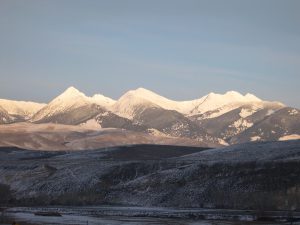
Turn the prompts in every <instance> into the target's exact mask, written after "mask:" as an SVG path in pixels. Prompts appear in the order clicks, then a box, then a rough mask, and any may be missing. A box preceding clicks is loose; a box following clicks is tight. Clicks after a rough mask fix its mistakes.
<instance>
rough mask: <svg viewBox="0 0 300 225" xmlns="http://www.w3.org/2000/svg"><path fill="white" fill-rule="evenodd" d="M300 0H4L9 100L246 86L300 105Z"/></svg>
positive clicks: (0, 24) (192, 94) (1, 73)
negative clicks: (78, 93) (141, 89)
mask: <svg viewBox="0 0 300 225" xmlns="http://www.w3.org/2000/svg"><path fill="white" fill-rule="evenodd" d="M299 11H300V1H297V0H289V1H281V0H266V1H258V0H254V1H237V0H229V1H226V2H225V1H221V0H213V1H203V0H202V1H196V0H188V1H179V0H174V1H170V0H166V1H163V2H161V1H156V0H154V1H150V2H149V1H135V0H125V1H93V0H91V1H82V0H81V1H80V0H74V1H70V0H63V1H56V0H54V1H50V0H45V1H37V0H28V1H18V0H0V29H1V35H0V49H1V51H0V78H1V82H0V98H4V99H15V100H26V101H29V100H30V101H37V102H46V103H47V102H49V101H50V100H51V99H53V98H54V97H56V96H57V95H59V94H60V93H61V92H63V91H64V90H65V89H66V88H68V87H69V86H74V87H76V88H77V89H79V90H80V91H82V92H84V93H85V94H86V95H89V96H90V95H93V94H96V93H100V94H103V95H105V96H107V97H111V98H114V99H118V98H119V97H120V96H121V95H122V94H124V93H125V92H126V91H128V90H131V89H136V88H138V87H144V88H146V89H149V90H151V91H154V92H156V93H158V94H160V95H162V96H164V97H167V98H169V99H173V100H190V99H197V98H199V97H202V96H204V95H206V94H208V93H210V92H215V93H221V94H222V93H225V92H227V91H231V90H234V91H238V92H240V93H242V94H246V93H252V94H254V95H256V96H257V97H259V98H261V99H264V100H270V101H280V102H283V103H284V104H286V105H288V106H293V107H297V108H300V101H299V97H298V96H299V95H300V91H299V90H300V89H299V84H300V74H299V72H300V26H299V21H300V14H299Z"/></svg>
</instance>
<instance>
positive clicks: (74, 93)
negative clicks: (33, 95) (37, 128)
mask: <svg viewBox="0 0 300 225" xmlns="http://www.w3.org/2000/svg"><path fill="white" fill-rule="evenodd" d="M113 103H114V100H112V99H110V98H107V97H105V96H103V95H94V96H93V97H87V96H86V95H85V94H83V93H82V92H80V91H78V90H77V89H76V88H74V87H69V88H68V89H67V90H66V91H64V92H63V93H62V94H61V95H59V96H58V97H56V98H55V99H53V100H52V101H51V102H50V103H49V104H47V105H46V106H45V107H43V108H42V109H41V110H40V111H39V112H37V113H36V114H35V115H34V116H33V118H32V121H33V122H36V121H47V122H58V121H60V120H62V119H61V118H62V117H65V116H66V113H69V114H70V113H71V112H72V114H70V116H72V115H74V116H76V117H77V119H78V118H86V117H89V115H84V114H90V113H91V112H90V111H89V110H91V111H93V113H92V114H95V113H96V110H97V109H98V108H99V109H102V110H104V109H106V108H107V107H109V106H110V105H112V104H113ZM75 114H76V115H75ZM58 116H60V118H58ZM50 118H55V121H52V120H51V119H50ZM69 121H71V120H69ZM73 121H74V123H76V122H77V121H75V120H73ZM72 124H73V122H72Z"/></svg>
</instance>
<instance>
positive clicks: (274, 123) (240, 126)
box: [0, 87, 300, 146]
mask: <svg viewBox="0 0 300 225" xmlns="http://www.w3.org/2000/svg"><path fill="white" fill-rule="evenodd" d="M15 123H26V125H27V126H31V125H32V126H35V125H36V124H45V123H47V124H62V125H72V126H77V127H78V130H80V129H79V127H80V128H82V127H85V128H86V129H92V130H103V129H107V128H114V129H118V130H119V131H121V130H122V131H123V132H129V133H134V134H135V135H138V134H140V135H143V136H145V135H150V136H155V137H159V138H166V139H178V140H185V141H186V140H188V142H190V143H193V145H199V146H204V145H205V146H222V145H231V144H236V143H244V142H250V141H274V140H289V139H299V138H300V111H299V109H296V108H292V107H288V106H285V105H284V104H282V103H280V102H276V101H274V102H270V101H264V100H262V99H260V98H258V97H256V96H255V95H253V94H245V95H242V94H240V93H238V92H235V91H229V92H226V93H225V94H216V93H209V94H208V95H205V96H203V97H201V98H199V99H195V100H190V101H174V100H170V99H167V98H165V97H163V96H160V95H158V94H156V93H154V92H152V91H149V90H147V89H144V88H138V89H136V90H130V91H128V92H126V93H125V94H124V95H123V96H121V97H120V98H119V99H118V100H113V99H111V98H109V97H106V96H103V95H100V94H96V95H94V96H92V97H88V96H86V95H85V94H84V93H82V92H80V91H79V90H77V89H76V88H74V87H70V88H68V89H67V90H65V91H64V92H63V93H62V94H60V95H59V96H57V97H56V98H54V99H53V100H52V101H50V102H49V103H48V104H44V103H35V102H23V101H12V100H6V99H0V124H2V125H1V126H0V129H1V127H2V128H3V129H4V127H5V129H7V127H9V125H7V124H15ZM72 129H73V128H72ZM1 136H2V137H1ZM1 136H0V139H2V142H3V139H4V136H3V134H2V135H1ZM0 142H1V140H0Z"/></svg>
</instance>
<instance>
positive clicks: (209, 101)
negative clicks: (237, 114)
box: [190, 91, 262, 115]
mask: <svg viewBox="0 0 300 225" xmlns="http://www.w3.org/2000/svg"><path fill="white" fill-rule="evenodd" d="M260 102H262V100H261V99H259V98H257V97H256V96H254V95H252V94H249V93H248V94H246V95H242V94H240V93H238V92H236V91H228V92H226V93H225V94H223V95H222V94H215V93H209V94H208V95H206V96H204V97H202V98H200V99H199V100H198V103H199V104H198V105H197V106H196V107H194V108H193V109H192V110H191V111H190V112H191V114H192V115H195V114H203V113H205V112H208V111H213V110H218V111H219V113H220V115H221V114H224V113H226V112H229V111H231V110H233V109H235V108H238V107H240V106H242V105H245V104H247V103H253V104H257V103H260Z"/></svg>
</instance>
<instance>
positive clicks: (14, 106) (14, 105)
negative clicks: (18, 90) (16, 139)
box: [0, 99, 46, 119]
mask: <svg viewBox="0 0 300 225" xmlns="http://www.w3.org/2000/svg"><path fill="white" fill-rule="evenodd" d="M45 105H46V104H44V103H36V102H25V101H13V100H7V99H0V106H1V107H2V108H3V109H5V110H6V111H7V113H8V114H10V115H13V116H19V117H22V118H24V119H28V118H30V117H31V116H32V115H33V114H34V113H36V112H37V111H39V110H40V109H41V108H43V107H44V106H45Z"/></svg>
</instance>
